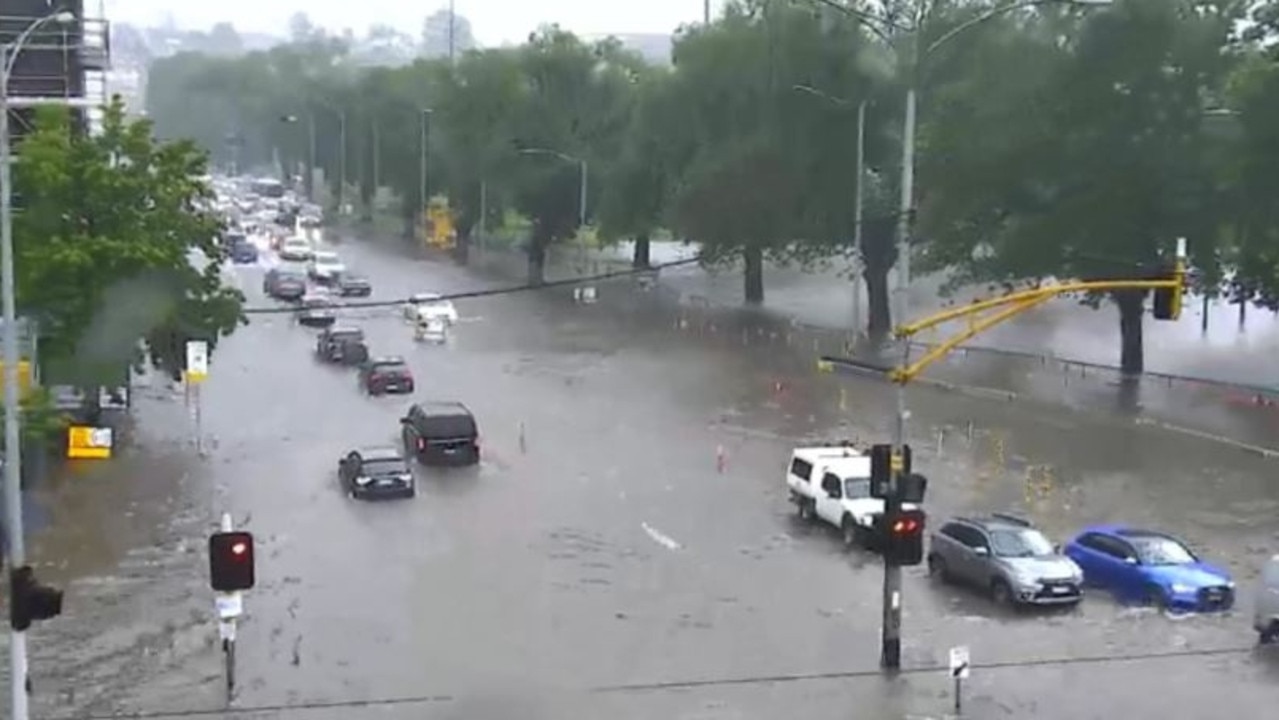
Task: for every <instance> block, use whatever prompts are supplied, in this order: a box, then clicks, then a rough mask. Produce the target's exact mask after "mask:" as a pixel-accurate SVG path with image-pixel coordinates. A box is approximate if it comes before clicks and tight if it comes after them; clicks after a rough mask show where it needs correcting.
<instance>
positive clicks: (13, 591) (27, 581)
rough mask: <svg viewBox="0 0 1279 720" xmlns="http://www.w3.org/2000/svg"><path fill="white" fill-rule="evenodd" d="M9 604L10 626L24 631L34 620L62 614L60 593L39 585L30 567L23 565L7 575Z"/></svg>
mask: <svg viewBox="0 0 1279 720" xmlns="http://www.w3.org/2000/svg"><path fill="white" fill-rule="evenodd" d="M9 603H10V605H9V624H10V626H12V627H13V629H14V630H19V631H21V630H26V629H27V628H29V627H31V623H32V622H34V621H36V620H48V619H49V618H55V617H57V616H59V615H61V614H62V591H61V590H56V589H54V588H51V587H46V586H44V585H41V584H40V581H38V580H36V575H35V571H34V570H32V569H31V566H30V565H23V566H22V567H20V568H14V570H13V572H11V573H10V574H9Z"/></svg>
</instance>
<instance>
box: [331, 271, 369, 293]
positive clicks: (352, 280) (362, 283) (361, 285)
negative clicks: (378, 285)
mask: <svg viewBox="0 0 1279 720" xmlns="http://www.w3.org/2000/svg"><path fill="white" fill-rule="evenodd" d="M336 286H337V291H338V294H339V295H341V296H342V297H368V296H370V295H372V294H373V283H371V282H369V279H368V278H366V277H364V276H363V275H357V274H355V273H352V272H351V271H349V270H348V271H346V272H343V273H341V274H340V275H338V276H337V282H336Z"/></svg>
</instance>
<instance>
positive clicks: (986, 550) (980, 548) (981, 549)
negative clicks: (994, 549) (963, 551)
mask: <svg viewBox="0 0 1279 720" xmlns="http://www.w3.org/2000/svg"><path fill="white" fill-rule="evenodd" d="M973 552H975V553H977V554H978V555H989V554H990V548H988V547H986V546H985V545H978V546H977V547H975V548H973Z"/></svg>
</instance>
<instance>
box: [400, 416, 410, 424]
mask: <svg viewBox="0 0 1279 720" xmlns="http://www.w3.org/2000/svg"><path fill="white" fill-rule="evenodd" d="M400 424H401V425H408V424H409V419H408V418H406V417H402V418H400Z"/></svg>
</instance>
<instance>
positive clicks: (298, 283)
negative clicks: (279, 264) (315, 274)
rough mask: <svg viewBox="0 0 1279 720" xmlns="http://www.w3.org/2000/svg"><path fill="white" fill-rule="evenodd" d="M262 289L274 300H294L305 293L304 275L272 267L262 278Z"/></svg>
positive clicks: (300, 297) (299, 298)
mask: <svg viewBox="0 0 1279 720" xmlns="http://www.w3.org/2000/svg"><path fill="white" fill-rule="evenodd" d="M262 291H263V292H265V293H266V294H267V295H270V296H271V297H273V298H275V299H276V300H288V301H290V302H296V301H298V300H301V299H302V296H304V295H306V276H305V275H301V274H298V273H296V272H291V271H287V270H281V269H279V268H273V269H272V270H270V271H268V272H267V274H266V277H264V278H263V279H262Z"/></svg>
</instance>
